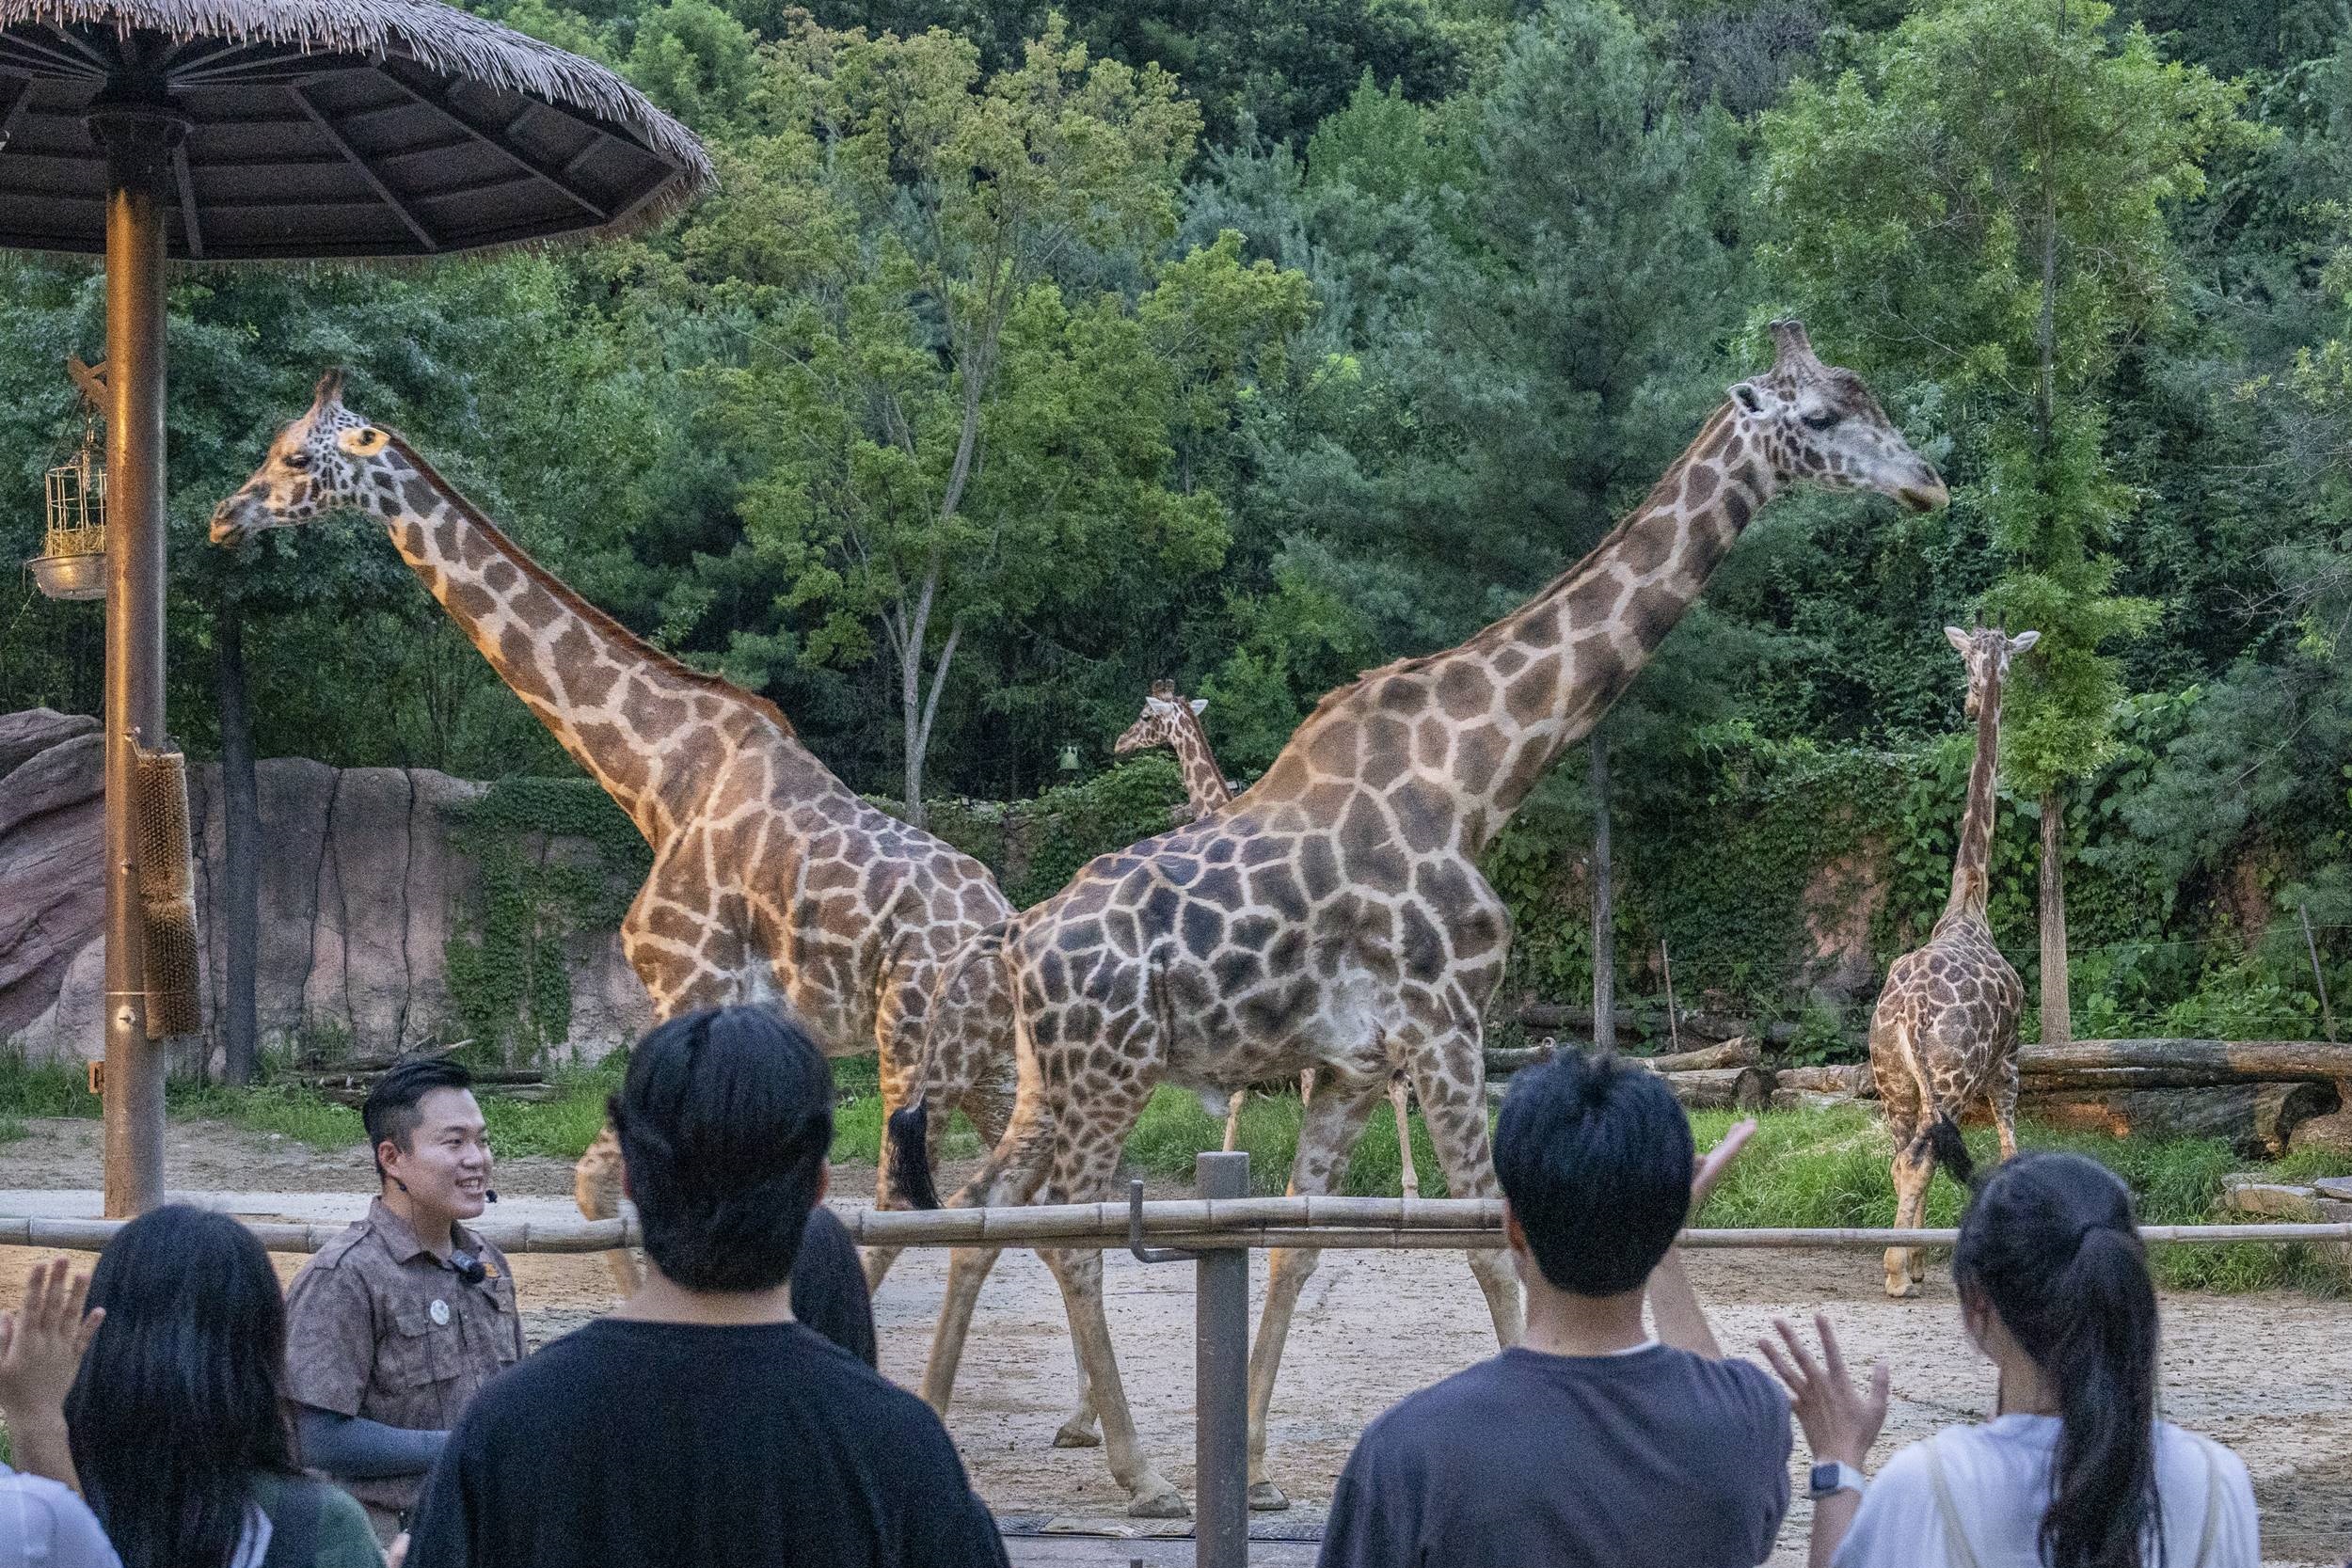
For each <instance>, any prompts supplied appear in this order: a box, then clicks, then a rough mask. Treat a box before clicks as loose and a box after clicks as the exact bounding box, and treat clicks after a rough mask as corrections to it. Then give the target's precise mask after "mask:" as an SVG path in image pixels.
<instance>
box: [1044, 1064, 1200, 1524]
mask: <svg viewBox="0 0 2352 1568" xmlns="http://www.w3.org/2000/svg"><path fill="white" fill-rule="evenodd" d="M1024 1078H1025V1079H1026V1073H1024ZM1151 1096H1152V1084H1151V1083H1150V1082H1149V1081H1148V1079H1147V1077H1146V1075H1145V1074H1143V1073H1140V1072H1134V1071H1132V1070H1131V1072H1130V1074H1129V1075H1128V1076H1126V1077H1125V1078H1124V1079H1123V1080H1120V1081H1117V1082H1114V1083H1111V1084H1108V1085H1104V1084H1102V1083H1101V1082H1100V1080H1099V1079H1098V1080H1096V1081H1095V1083H1094V1085H1092V1088H1091V1093H1090V1094H1089V1101H1088V1103H1087V1104H1086V1105H1084V1106H1083V1107H1078V1106H1071V1107H1065V1108H1064V1110H1063V1113H1062V1114H1061V1115H1060V1116H1059V1117H1057V1119H1056V1124H1055V1126H1054V1128H1053V1146H1054V1154H1053V1174H1052V1180H1051V1181H1050V1183H1049V1185H1048V1186H1047V1188H1046V1190H1045V1194H1044V1200H1045V1201H1046V1202H1048V1203H1099V1202H1102V1201H1103V1200H1104V1199H1105V1198H1107V1197H1108V1196H1110V1193H1111V1189H1112V1187H1113V1186H1114V1185H1115V1183H1116V1179H1117V1177H1118V1174H1119V1156H1120V1151H1121V1150H1122V1149H1124V1148H1126V1145H1127V1134H1128V1133H1129V1132H1132V1131H1134V1129H1135V1124H1136V1117H1139V1116H1141V1115H1142V1114H1143V1107H1144V1103H1145V1101H1148V1100H1150V1099H1151ZM1038 1256H1039V1257H1041V1258H1042V1259H1044V1260H1045V1265H1046V1267H1048V1268H1049V1269H1051V1270H1053V1272H1054V1278H1055V1280H1056V1282H1057V1284H1059V1285H1060V1286H1061V1291H1062V1303H1063V1306H1064V1307H1065V1309H1066V1310H1067V1311H1068V1313H1069V1317H1070V1338H1071V1344H1072V1348H1073V1349H1074V1350H1075V1351H1076V1353H1077V1356H1078V1370H1079V1375H1080V1376H1081V1377H1082V1378H1083V1379H1084V1380H1085V1386H1084V1391H1085V1397H1086V1401H1087V1403H1088V1404H1089V1405H1091V1406H1092V1408H1093V1409H1094V1411H1095V1412H1096V1413H1098V1414H1099V1415H1100V1416H1101V1418H1102V1422H1103V1447H1104V1457H1105V1458H1106V1459H1107V1460H1108V1461H1109V1463H1110V1471H1111V1475H1112V1477H1113V1479H1115V1480H1116V1481H1118V1482H1119V1483H1120V1485H1121V1486H1122V1487H1124V1488H1126V1491H1127V1497H1128V1502H1127V1512H1128V1513H1130V1514H1132V1515H1134V1516H1135V1517H1136V1518H1139V1519H1182V1518H1185V1517H1187V1516H1189V1515H1190V1513H1191V1512H1192V1510H1191V1507H1190V1506H1189V1505H1188V1504H1187V1503H1186V1502H1185V1501H1184V1496H1183V1494H1181V1493H1179V1492H1178V1491H1177V1490H1176V1488H1175V1486H1174V1485H1172V1484H1171V1483H1170V1482H1169V1481H1168V1478H1167V1477H1166V1476H1164V1475H1162V1474H1161V1473H1160V1472H1159V1470H1158V1468H1157V1467H1156V1466H1154V1465H1152V1462H1151V1461H1150V1460H1148V1459H1146V1458H1145V1457H1144V1455H1143V1449H1142V1445H1141V1444H1140V1442H1139V1441H1138V1439H1137V1437H1136V1423H1135V1416H1134V1414H1133V1412H1131V1411H1130V1410H1129V1409H1128V1407H1127V1391H1126V1386H1125V1385H1123V1384H1122V1383H1121V1382H1120V1376H1119V1357H1118V1354H1117V1353H1116V1352H1115V1351H1114V1349H1113V1348H1112V1344H1111V1337H1110V1323H1109V1320H1108V1319H1107V1318H1106V1317H1105V1316H1104V1310H1103V1255H1102V1253H1101V1252H1100V1251H1099V1250H1098V1251H1070V1250H1067V1249H1051V1250H1049V1249H1040V1251H1039V1254H1038ZM1085 1415H1086V1412H1085V1410H1083V1409H1082V1410H1081V1411H1080V1412H1079V1416H1078V1417H1077V1418H1073V1422H1072V1424H1075V1423H1076V1421H1077V1420H1078V1419H1082V1418H1084V1417H1085Z"/></svg>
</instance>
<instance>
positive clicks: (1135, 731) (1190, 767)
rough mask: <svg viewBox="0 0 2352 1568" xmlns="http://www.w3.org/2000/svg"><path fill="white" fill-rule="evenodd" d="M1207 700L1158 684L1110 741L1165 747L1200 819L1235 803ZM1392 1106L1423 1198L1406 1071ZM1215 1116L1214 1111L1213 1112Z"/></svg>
mask: <svg viewBox="0 0 2352 1568" xmlns="http://www.w3.org/2000/svg"><path fill="white" fill-rule="evenodd" d="M1208 705H1209V701H1208V699H1207V698H1205V697H1194V698H1192V699H1190V700H1189V701H1187V700H1186V699H1184V698H1183V697H1179V696H1177V695H1176V683H1175V682H1174V681H1155V682H1153V683H1152V694H1151V695H1150V696H1148V697H1146V698H1144V700H1143V711H1142V712H1141V713H1140V714H1138V715H1136V721H1135V722H1134V723H1132V724H1130V725H1128V726H1127V728H1126V731H1125V733H1124V734H1122V735H1120V737H1119V738H1118V739H1117V740H1115V741H1113V742H1112V743H1111V753H1112V755H1114V756H1122V757H1123V756H1126V755H1128V754H1129V753H1131V752H1146V751H1150V750H1152V748H1153V747H1157V746H1165V747H1167V748H1168V750H1169V751H1171V752H1175V753H1176V765H1177V768H1179V769H1180V770H1181V771H1182V773H1183V774H1184V799H1185V802H1186V803H1187V804H1189V805H1190V806H1191V807H1192V812H1193V816H1195V817H1196V818H1199V817H1202V816H1208V815H1209V814H1210V813H1212V812H1219V811H1223V810H1224V809H1225V808H1226V806H1227V805H1228V804H1230V803H1231V802H1232V799H1233V789H1232V785H1231V784H1227V783H1226V781H1225V770H1224V769H1223V768H1219V767H1218V766H1217V765H1216V752H1212V751H1211V750H1210V749H1209V732H1208V731H1207V730H1206V729H1204V728H1202V727H1201V723H1200V715H1201V713H1202V712H1203V711H1204V710H1205V709H1206V708H1207V707H1208ZM1314 1093H1315V1069H1312V1068H1308V1069H1306V1070H1304V1071H1302V1072H1301V1073H1299V1075H1298V1102H1299V1104H1301V1105H1304V1104H1306V1102H1307V1101H1310V1100H1312V1099H1313V1098H1314ZM1248 1099H1249V1089H1248V1086H1247V1085H1244V1086H1243V1087H1241V1088H1238V1089H1235V1090H1234V1091H1233V1095H1232V1099H1231V1100H1230V1101H1227V1102H1226V1106H1225V1152H1226V1153H1228V1154H1231V1153H1232V1151H1233V1146H1234V1145H1235V1144H1236V1143H1238V1142H1239V1141H1240V1139H1241V1108H1242V1106H1243V1104H1244V1103H1246V1102H1247V1101H1248ZM1389 1102H1390V1104H1391V1105H1392V1106H1393V1107H1394V1108H1395V1110H1396V1152H1397V1159H1398V1162H1399V1165H1400V1168H1399V1170H1398V1173H1397V1174H1398V1175H1399V1177H1400V1178H1401V1179H1402V1185H1403V1187H1404V1189H1405V1196H1406V1197H1419V1196H1421V1175H1420V1173H1419V1172H1417V1171H1416V1170H1414V1169H1413V1126H1412V1120H1411V1118H1410V1117H1408V1116H1407V1115H1406V1084H1405V1074H1404V1072H1403V1071H1402V1070H1399V1071H1397V1072H1394V1073H1391V1074H1390V1076H1389ZM1211 1114H1212V1115H1214V1114H1215V1113H1214V1109H1212V1113H1211Z"/></svg>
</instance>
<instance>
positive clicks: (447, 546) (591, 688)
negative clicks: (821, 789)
mask: <svg viewBox="0 0 2352 1568" xmlns="http://www.w3.org/2000/svg"><path fill="white" fill-rule="evenodd" d="M373 510H375V511H376V512H377V513H378V514H379V515H381V516H382V517H383V518H384V522H385V527H386V530H387V531H388V532H389V534H390V536H391V540H392V545H393V547H394V548H396V549H398V550H399V552H400V555H401V559H402V560H404V561H405V562H407V563H408V566H409V569H410V570H412V571H414V572H415V573H416V575H417V578H418V580H420V581H421V582H422V583H423V584H424V587H425V591H426V592H427V593H429V594H432V595H433V597H434V598H435V599H437V600H438V601H439V602H440V605H441V608H442V609H443V610H447V611H448V612H449V615H450V619H452V620H453V621H455V622H456V623H457V625H458V627H459V629H460V630H462V631H464V632H465V634H466V637H467V639H468V641H471V642H472V643H473V645H474V647H475V648H476V649H477V650H479V651H480V653H481V655H482V657H484V658H485V659H487V660H489V662H490V667H491V668H492V669H494V670H496V671H497V672H498V673H499V678H500V679H501V680H502V681H504V682H505V683H506V684H507V686H508V687H509V688H511V689H513V690H514V692H515V694H516V696H517V697H520V698H521V699H522V701H523V705H524V706H526V707H528V708H530V709H531V711H532V714H533V715H535V716H536V717H537V718H538V720H539V721H540V722H541V723H543V724H545V725H546V726H547V727H548V733H549V734H551V735H553V736H555V738H556V740H557V741H558V742H559V743H560V744H561V745H562V746H563V748H564V751H565V752H568V753H570V755H571V757H572V760H573V761H575V762H577V763H579V764H580V767H581V768H585V769H586V770H587V771H588V773H589V775H590V776H591V777H592V778H594V779H595V780H596V783H597V784H600V785H602V786H603V788H604V790H605V793H606V794H608V795H610V796H612V800H613V801H614V803H616V804H617V805H619V806H620V808H621V809H622V810H623V811H624V812H627V813H628V817H629V820H630V821H632V822H634V823H635V824H636V825H637V830H638V832H642V833H644V835H645V839H646V841H647V842H648V843H650V844H653V845H655V846H656V847H659V846H660V845H661V844H662V843H664V842H665V841H666V839H667V838H668V837H669V836H670V834H671V833H673V832H675V830H676V827H677V825H678V823H679V821H680V820H681V819H682V818H683V817H684V816H686V814H687V813H688V812H689V811H690V810H691V807H692V804H693V800H692V797H693V796H695V795H697V794H699V792H700V791H702V790H704V789H706V788H707V787H708V785H709V784H710V783H711V778H710V775H711V773H712V772H713V771H714V768H713V767H712V764H714V763H715V762H716V761H717V760H718V753H719V752H720V751H721V749H722V748H723V745H724V738H725V736H726V735H727V734H728V733H729V731H730V730H734V731H737V732H739V731H740V730H742V729H743V728H746V727H749V726H755V725H759V724H771V725H773V726H774V728H775V729H776V730H777V731H778V732H779V733H780V735H781V736H782V737H784V738H785V739H786V740H787V743H789V741H790V737H791V736H792V727H791V725H790V724H789V723H787V721H785V718H784V715H783V714H781V713H779V712H777V711H776V709H775V707H774V706H773V705H771V704H770V703H768V702H766V701H764V700H763V699H761V698H757V697H755V696H753V695H751V694H750V693H749V692H746V691H743V690H741V689H739V688H736V687H734V686H731V685H729V684H728V683H727V682H725V681H723V680H722V679H720V678H719V677H718V676H715V675H707V674H705V673H702V672H700V671H697V670H694V669H691V667H689V666H687V665H685V664H683V663H681V662H679V661H678V660H677V659H675V658H674V657H671V656H669V655H667V654H664V653H662V652H660V650H658V649H656V648H653V647H651V646H649V645H648V644H646V643H645V642H644V641H640V640H639V639H638V638H637V637H636V635H635V634H634V633H632V632H630V631H629V630H628V628H627V627H625V626H622V625H621V624H620V623H619V622H617V621H615V620H613V619H612V617H611V616H610V615H607V614H606V613H604V611H602V610H598V609H596V607H595V606H594V605H591V604H589V603H588V602H587V601H586V600H585V599H582V598H581V597H580V595H579V594H575V593H574V592H573V591H572V590H571V589H570V588H568V587H566V586H565V585H564V583H563V582H561V581H559V580H558V579H557V578H555V576H554V575H553V574H552V573H550V572H548V570H547V569H546V568H544V567H542V566H541V565H540V564H539V563H538V562H535V561H533V560H532V558H531V557H530V555H529V554H527V553H526V552H525V551H524V550H523V548H522V547H521V546H518V545H516V543H515V542H514V541H513V540H511V539H509V538H508V537H507V536H506V535H505V534H503V533H501V531H499V530H498V529H497V528H496V527H495V526H494V525H492V524H491V522H490V521H489V519H487V518H486V517H485V516H484V515H482V514H481V512H480V511H479V510H478V509H477V508H476V507H475V506H474V505H473V504H472V503H471V502H470V501H469V500H467V499H465V498H464V497H463V496H462V495H460V494H458V492H457V491H456V490H455V489H454V488H453V486H451V485H450V484H449V483H447V482H446V481H444V480H443V479H442V478H441V477H440V475H438V474H437V473H436V472H434V470H433V468H432V467H431V466H430V465H429V464H427V463H426V462H425V461H424V460H423V459H422V458H421V457H419V456H418V455H417V454H416V452H415V451H413V450H412V449H411V448H409V447H408V446H407V444H406V443H405V442H400V441H395V443H394V445H393V446H392V448H391V449H390V453H389V459H388V463H387V471H385V472H384V473H382V474H380V475H379V476H378V478H377V480H376V490H375V497H374V501H373ZM681 742H683V743H681ZM810 760H811V762H812V763H813V762H814V759H813V758H812V759H810Z"/></svg>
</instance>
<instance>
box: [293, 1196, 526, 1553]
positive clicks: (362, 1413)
mask: <svg viewBox="0 0 2352 1568" xmlns="http://www.w3.org/2000/svg"><path fill="white" fill-rule="evenodd" d="M456 1230H457V1244H458V1245H459V1246H460V1247H462V1248H464V1249H465V1250H467V1251H469V1252H470V1253H472V1254H473V1255H474V1256H475V1257H476V1258H478V1259H481V1260H482V1262H483V1263H484V1264H485V1266H486V1268H487V1270H488V1273H487V1274H486V1275H485V1276H484V1278H483V1279H482V1280H481V1282H480V1283H478V1284H474V1285H469V1284H467V1283H465V1282H464V1281H463V1280H461V1279H460V1278H458V1276H457V1274H456V1272H455V1271H454V1270H453V1269H451V1268H450V1267H449V1266H448V1265H447V1264H445V1263H443V1262H442V1261H441V1260H440V1259H438V1258H436V1257H435V1256H434V1255H433V1254H432V1253H431V1252H430V1251H428V1250H427V1249H426V1248H425V1246H424V1244H423V1243H421V1242H419V1241H418V1240H417V1235H416V1232H415V1231H413V1230H411V1229H410V1228H409V1227H408V1225H407V1222H406V1221H405V1220H403V1219H402V1218H401V1217H400V1216H399V1215H398V1214H395V1213H393V1212H392V1211H391V1210H390V1209H389V1208H388V1207H386V1205H385V1203H384V1201H383V1199H381V1198H378V1199H376V1200H375V1201H374V1202H373V1203H372V1204H370V1205H369V1206H368V1217H367V1218H365V1219H363V1220H360V1221H359V1222H358V1223H357V1224H355V1225H354V1226H352V1227H351V1228H350V1229H348V1230H346V1231H344V1232H343V1233H342V1235H341V1236H338V1237H336V1238H335V1240H333V1241H332V1242H329V1243H327V1244H326V1246H324V1247H322V1248H320V1249H319V1251H318V1254H317V1255H316V1256H315V1257H313V1258H312V1259H310V1262H308V1263H306V1264H304V1265H303V1267H302V1272H301V1273H300V1274H298V1275H294V1284H293V1286H292V1287H291V1288H289V1289H288V1291H287V1292H286V1318H287V1323H286V1328H287V1334H286V1379H287V1385H288V1387H287V1392H288V1393H289V1394H291V1395H292V1396H293V1398H294V1401H295V1402H298V1403H301V1404H307V1405H312V1406H315V1407H316V1408H318V1409H320V1410H326V1411H331V1412H333V1413H334V1414H336V1415H339V1416H358V1417H363V1418H366V1419H368V1420H371V1421H381V1422H383V1423H384V1424H385V1425H386V1426H393V1427H404V1428H407V1429H409V1430H411V1431H422V1432H446V1431H448V1430H449V1429H451V1428H452V1427H454V1426H455V1425H456V1424H457V1418H458V1417H459V1416H460V1415H462V1414H463V1413H464V1412H465V1408H466V1405H467V1403H468V1402H469V1401H471V1400H472V1398H473V1396H474V1394H475V1392H476V1391H477V1390H479V1389H480V1388H481V1386H483V1385H484V1384H485V1383H487V1382H489V1381H490V1379H491V1378H493V1377H496V1376H497V1375H498V1374H499V1373H500V1372H501V1371H502V1370H505V1369H506V1368H508V1367H511V1366H513V1365H514V1364H515V1363H516V1362H517V1361H519V1360H521V1359H522V1355H523V1327H522V1315H521V1314H520V1313H519V1312H517V1311H516V1307H515V1280H514V1276H513V1275H512V1274H510V1273H509V1272H508V1269H507V1266H506V1255H505V1254H504V1253H501V1251H499V1249H498V1248H496V1247H494V1246H492V1245H490V1244H489V1243H487V1242H485V1241H484V1240H483V1239H482V1238H481V1237H479V1236H477V1235H475V1234H474V1233H473V1232H472V1231H470V1230H468V1229H467V1228H466V1227H464V1226H459V1227H456ZM423 1485H424V1477H422V1476H421V1475H416V1476H392V1477H387V1478H384V1479H381V1480H375V1481H348V1482H345V1483H344V1486H345V1490H347V1491H349V1492H350V1493H351V1495H352V1496H354V1497H358V1499H359V1500H360V1501H361V1502H364V1503H368V1504H371V1505H372V1506H373V1507H376V1508H381V1509H388V1510H394V1511H397V1510H403V1509H406V1508H409V1507H412V1506H413V1505H414V1504H415V1502H416V1500H417V1494H418V1493H419V1492H420V1491H421V1489H422V1488H423Z"/></svg>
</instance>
